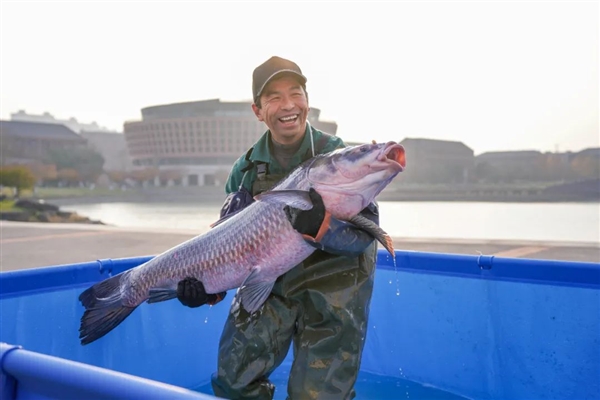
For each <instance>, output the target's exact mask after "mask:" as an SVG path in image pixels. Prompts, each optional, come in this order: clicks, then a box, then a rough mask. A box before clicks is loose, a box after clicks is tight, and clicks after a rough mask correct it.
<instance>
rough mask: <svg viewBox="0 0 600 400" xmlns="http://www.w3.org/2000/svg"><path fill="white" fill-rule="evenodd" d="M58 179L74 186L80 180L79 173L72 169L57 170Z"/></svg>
mask: <svg viewBox="0 0 600 400" xmlns="http://www.w3.org/2000/svg"><path fill="white" fill-rule="evenodd" d="M58 179H60V180H62V181H65V182H67V183H69V184H76V183H78V182H79V181H80V180H81V177H80V176H79V172H77V170H75V169H73V168H63V169H59V170H58Z"/></svg>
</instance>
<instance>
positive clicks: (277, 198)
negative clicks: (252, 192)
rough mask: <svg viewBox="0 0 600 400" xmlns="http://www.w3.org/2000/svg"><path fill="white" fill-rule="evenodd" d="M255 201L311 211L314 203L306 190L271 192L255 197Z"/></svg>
mask: <svg viewBox="0 0 600 400" xmlns="http://www.w3.org/2000/svg"><path fill="white" fill-rule="evenodd" d="M254 199H255V200H258V201H265V202H267V203H274V204H284V205H287V206H290V207H294V208H299V209H300V210H310V209H311V208H312V206H313V205H312V201H310V196H309V195H308V191H306V190H295V189H284V190H269V191H267V192H263V193H260V194H257V195H256V196H254Z"/></svg>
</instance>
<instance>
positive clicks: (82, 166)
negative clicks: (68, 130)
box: [47, 147, 104, 182]
mask: <svg viewBox="0 0 600 400" xmlns="http://www.w3.org/2000/svg"><path fill="white" fill-rule="evenodd" d="M47 161H48V162H51V163H52V164H56V168H57V169H58V170H61V169H74V170H76V171H77V173H78V174H79V177H80V179H82V180H84V181H87V182H95V181H96V179H98V177H99V176H100V174H102V171H103V169H102V167H103V166H104V158H103V157H102V155H100V153H98V152H97V151H96V150H94V149H90V148H87V147H77V148H61V149H57V148H53V149H50V150H48V160H47Z"/></svg>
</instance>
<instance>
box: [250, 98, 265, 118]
mask: <svg viewBox="0 0 600 400" xmlns="http://www.w3.org/2000/svg"><path fill="white" fill-rule="evenodd" d="M252 111H254V115H256V118H258V120H259V121H260V122H264V120H263V117H262V110H261V109H260V108H258V106H257V105H256V104H254V103H252Z"/></svg>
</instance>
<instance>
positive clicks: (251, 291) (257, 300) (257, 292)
mask: <svg viewBox="0 0 600 400" xmlns="http://www.w3.org/2000/svg"><path fill="white" fill-rule="evenodd" d="M274 285H275V281H272V282H260V283H254V284H251V285H244V286H240V288H239V289H238V295H239V296H240V301H241V302H242V306H244V308H245V309H246V311H248V312H249V313H250V314H252V313H253V312H255V311H257V310H258V309H259V308H260V307H261V306H262V305H263V304H264V302H265V301H267V297H269V295H270V294H271V290H273V286H274Z"/></svg>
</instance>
